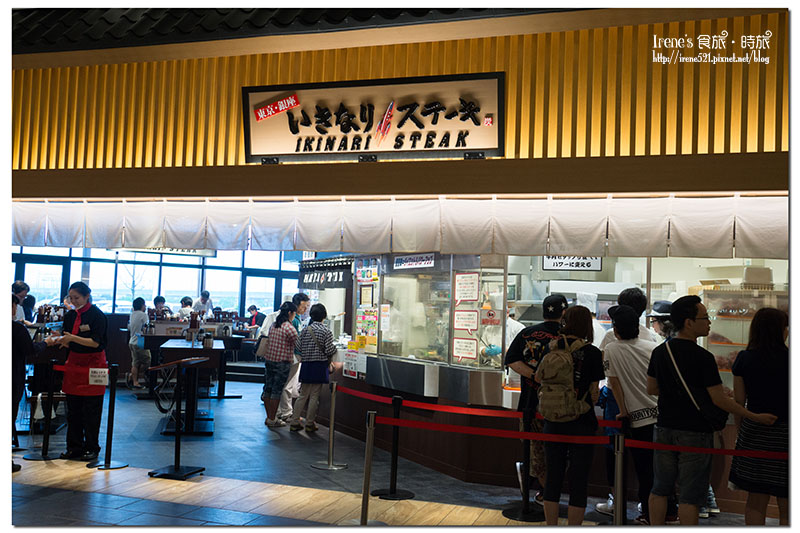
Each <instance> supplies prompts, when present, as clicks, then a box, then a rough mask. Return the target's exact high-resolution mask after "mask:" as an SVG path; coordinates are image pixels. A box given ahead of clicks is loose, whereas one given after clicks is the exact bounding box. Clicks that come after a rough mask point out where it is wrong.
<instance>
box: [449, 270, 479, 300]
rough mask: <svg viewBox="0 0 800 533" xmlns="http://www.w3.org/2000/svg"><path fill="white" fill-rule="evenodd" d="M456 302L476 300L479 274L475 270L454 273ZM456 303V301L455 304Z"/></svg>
mask: <svg viewBox="0 0 800 533" xmlns="http://www.w3.org/2000/svg"><path fill="white" fill-rule="evenodd" d="M455 278H456V293H455V299H456V302H475V301H477V300H478V292H479V286H480V274H478V273H477V272H465V273H463V274H456V275H455ZM456 305H458V303H457V304H456Z"/></svg>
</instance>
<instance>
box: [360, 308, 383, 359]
mask: <svg viewBox="0 0 800 533" xmlns="http://www.w3.org/2000/svg"><path fill="white" fill-rule="evenodd" d="M357 313H358V314H357V315H356V339H357V340H362V337H363V343H364V350H365V351H366V353H378V308H377V307H363V308H359V309H358V310H357Z"/></svg>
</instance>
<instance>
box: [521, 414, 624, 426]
mask: <svg viewBox="0 0 800 533" xmlns="http://www.w3.org/2000/svg"><path fill="white" fill-rule="evenodd" d="M536 419H537V420H544V417H543V416H542V413H536ZM597 425H598V426H600V427H601V428H617V429H622V422H621V421H619V420H598V421H597Z"/></svg>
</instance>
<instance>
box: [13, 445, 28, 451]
mask: <svg viewBox="0 0 800 533" xmlns="http://www.w3.org/2000/svg"><path fill="white" fill-rule="evenodd" d="M27 449H28V448H23V447H22V446H12V447H11V451H12V452H21V451H24V450H27Z"/></svg>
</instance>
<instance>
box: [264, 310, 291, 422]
mask: <svg viewBox="0 0 800 533" xmlns="http://www.w3.org/2000/svg"><path fill="white" fill-rule="evenodd" d="M296 313H297V306H296V305H294V304H293V303H292V302H283V303H282V304H281V307H280V309H279V312H278V317H277V318H276V319H275V323H273V324H272V326H271V327H270V329H269V335H268V336H267V348H266V351H265V353H264V360H265V361H264V392H262V394H261V398H263V400H264V409H265V410H266V411H267V419H266V420H265V421H264V424H266V425H267V427H270V428H275V427H281V426H285V425H286V422H284V421H283V420H280V419H277V418H276V416H275V415H276V414H277V412H278V404H279V403H280V401H281V393H282V392H283V388H284V387H285V386H286V382H287V381H288V379H289V369H290V367H291V366H292V362H294V346H295V343H296V342H297V329H295V327H294V326H293V325H292V320H294V317H295V314H296Z"/></svg>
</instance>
